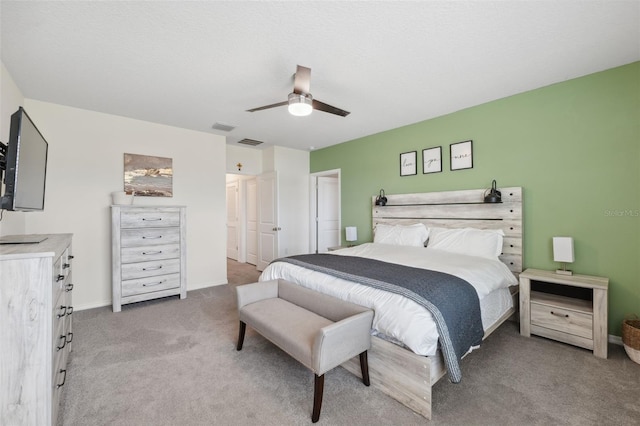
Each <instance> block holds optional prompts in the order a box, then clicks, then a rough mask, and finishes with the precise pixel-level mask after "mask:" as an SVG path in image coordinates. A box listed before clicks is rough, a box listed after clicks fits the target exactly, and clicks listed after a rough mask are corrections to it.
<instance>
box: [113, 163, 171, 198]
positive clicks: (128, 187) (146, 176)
mask: <svg viewBox="0 0 640 426" xmlns="http://www.w3.org/2000/svg"><path fill="white" fill-rule="evenodd" d="M124 191H125V192H126V193H128V194H134V195H135V196H136V197H139V196H142V197H144V196H147V197H173V159H171V158H166V157H155V156H150V155H138V154H126V153H125V154H124Z"/></svg>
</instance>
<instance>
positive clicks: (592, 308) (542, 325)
mask: <svg viewBox="0 0 640 426" xmlns="http://www.w3.org/2000/svg"><path fill="white" fill-rule="evenodd" d="M608 289H609V279H608V278H604V277H594V276H589V275H559V274H556V273H555V272H553V271H543V270H540V269H527V270H526V271H524V272H522V273H521V274H520V334H521V335H523V336H526V337H529V336H531V335H532V334H536V335H538V336H542V337H546V338H549V339H554V340H558V341H560V342H564V343H569V344H571V345H575V346H580V347H582V348H585V349H590V350H592V351H593V354H594V355H595V356H596V357H599V358H606V357H607V330H608V328H607V327H608V323H607V306H608V301H607V299H608V295H607V292H608Z"/></svg>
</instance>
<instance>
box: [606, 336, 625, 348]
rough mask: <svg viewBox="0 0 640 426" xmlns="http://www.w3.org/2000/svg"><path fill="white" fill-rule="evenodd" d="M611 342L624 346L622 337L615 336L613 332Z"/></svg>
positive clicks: (610, 337)
mask: <svg viewBox="0 0 640 426" xmlns="http://www.w3.org/2000/svg"><path fill="white" fill-rule="evenodd" d="M609 343H613V344H614V345H619V346H622V337H620V336H614V335H613V334H610V335H609Z"/></svg>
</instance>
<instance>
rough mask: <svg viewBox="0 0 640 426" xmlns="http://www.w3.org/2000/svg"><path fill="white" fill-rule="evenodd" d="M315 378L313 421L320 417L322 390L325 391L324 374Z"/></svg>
mask: <svg viewBox="0 0 640 426" xmlns="http://www.w3.org/2000/svg"><path fill="white" fill-rule="evenodd" d="M315 376H316V380H315V388H314V391H313V414H312V415H311V421H312V422H313V423H315V422H317V421H318V419H320V408H322V392H323V391H324V374H323V375H322V376H318V375H317V374H316V375H315Z"/></svg>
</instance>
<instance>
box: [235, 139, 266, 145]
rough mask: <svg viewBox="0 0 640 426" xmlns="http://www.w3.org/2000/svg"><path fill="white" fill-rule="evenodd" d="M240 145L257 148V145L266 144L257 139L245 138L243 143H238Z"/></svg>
mask: <svg viewBox="0 0 640 426" xmlns="http://www.w3.org/2000/svg"><path fill="white" fill-rule="evenodd" d="M238 143H241V144H243V145H251V146H257V145H260V144H261V143H264V142H262V141H257V140H255V139H247V138H244V139H242V140H241V141H238Z"/></svg>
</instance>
